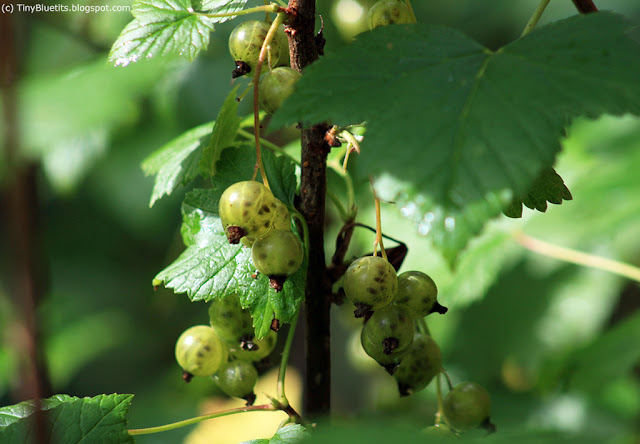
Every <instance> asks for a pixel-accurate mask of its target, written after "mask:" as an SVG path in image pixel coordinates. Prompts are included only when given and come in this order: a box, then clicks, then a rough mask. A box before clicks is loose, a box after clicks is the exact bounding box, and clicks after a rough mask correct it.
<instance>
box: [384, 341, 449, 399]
mask: <svg viewBox="0 0 640 444" xmlns="http://www.w3.org/2000/svg"><path fill="white" fill-rule="evenodd" d="M441 369H442V353H440V347H438V344H436V341H434V340H433V338H432V337H431V336H428V335H423V334H420V333H416V334H415V335H414V337H413V344H411V349H410V350H409V352H408V353H407V355H406V356H405V357H404V359H403V360H402V363H401V364H400V366H399V367H398V370H397V371H396V372H395V373H394V374H393V377H394V378H396V381H397V383H398V390H399V391H400V396H408V395H410V394H412V393H416V392H419V391H420V390H422V389H424V388H425V387H426V386H428V385H429V383H430V382H431V380H433V378H434V377H435V376H436V375H437V374H438V373H440V370H441Z"/></svg>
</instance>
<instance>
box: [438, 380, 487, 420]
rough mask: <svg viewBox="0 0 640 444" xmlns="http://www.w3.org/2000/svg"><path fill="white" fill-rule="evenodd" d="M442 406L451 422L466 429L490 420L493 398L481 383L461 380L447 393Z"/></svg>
mask: <svg viewBox="0 0 640 444" xmlns="http://www.w3.org/2000/svg"><path fill="white" fill-rule="evenodd" d="M442 407H443V413H444V415H445V417H446V418H447V420H448V421H449V424H451V426H453V428H455V429H457V430H460V431H465V430H470V429H473V428H476V427H478V426H480V425H482V424H483V423H485V422H488V420H489V414H490V413H491V398H490V397H489V393H487V391H486V390H485V389H484V387H482V386H481V385H480V384H476V383H475V382H461V383H460V384H457V385H456V386H455V387H454V388H453V389H452V390H451V391H450V392H449V393H447V396H445V398H444V401H443V406H442Z"/></svg>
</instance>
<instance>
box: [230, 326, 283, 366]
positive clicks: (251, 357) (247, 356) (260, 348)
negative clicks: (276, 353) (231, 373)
mask: <svg viewBox="0 0 640 444" xmlns="http://www.w3.org/2000/svg"><path fill="white" fill-rule="evenodd" d="M277 342H278V333H276V332H275V331H269V333H268V334H267V336H265V337H264V338H262V339H260V340H255V339H254V340H253V344H254V346H255V347H253V348H252V349H251V350H245V349H243V348H242V347H233V348H230V349H229V355H230V356H231V357H232V358H235V359H241V360H244V361H253V362H256V361H261V360H262V359H264V358H266V357H267V356H269V355H270V354H271V352H272V351H273V349H274V348H275V346H276V343H277Z"/></svg>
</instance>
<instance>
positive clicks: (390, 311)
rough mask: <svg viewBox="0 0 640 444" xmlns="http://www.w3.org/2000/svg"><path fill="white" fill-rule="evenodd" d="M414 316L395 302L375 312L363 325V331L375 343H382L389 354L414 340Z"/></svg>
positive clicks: (402, 348) (385, 351) (407, 345)
mask: <svg viewBox="0 0 640 444" xmlns="http://www.w3.org/2000/svg"><path fill="white" fill-rule="evenodd" d="M414 331H415V328H414V325H413V318H412V317H411V315H410V314H409V313H408V312H407V311H406V310H405V309H403V308H402V307H398V306H397V305H395V304H391V305H388V306H386V307H384V308H381V309H379V310H376V311H375V312H373V314H372V315H371V317H370V318H369V319H367V321H366V322H365V323H364V326H363V327H362V333H363V334H364V335H365V336H366V337H367V338H368V339H369V340H370V341H371V342H372V343H374V344H378V343H379V344H381V345H382V346H383V352H384V353H385V354H387V355H389V354H391V353H392V352H393V351H395V350H404V349H406V348H408V347H409V346H410V345H411V343H412V342H413V335H414Z"/></svg>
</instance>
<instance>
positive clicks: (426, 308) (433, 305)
mask: <svg viewBox="0 0 640 444" xmlns="http://www.w3.org/2000/svg"><path fill="white" fill-rule="evenodd" d="M437 297H438V288H437V287H436V283H435V282H433V279H431V277H429V275H427V274H425V273H423V272H421V271H407V272H404V273H402V274H400V275H399V276H398V293H397V294H396V298H395V299H394V302H395V303H396V304H398V305H402V306H403V307H406V308H407V309H408V310H409V311H410V312H411V314H412V315H413V316H414V317H416V318H422V317H424V316H426V315H428V314H429V313H433V312H438V313H441V314H444V313H446V312H447V308H446V307H443V306H442V305H440V304H439V303H438V301H437V300H436V299H437Z"/></svg>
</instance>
